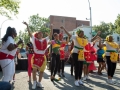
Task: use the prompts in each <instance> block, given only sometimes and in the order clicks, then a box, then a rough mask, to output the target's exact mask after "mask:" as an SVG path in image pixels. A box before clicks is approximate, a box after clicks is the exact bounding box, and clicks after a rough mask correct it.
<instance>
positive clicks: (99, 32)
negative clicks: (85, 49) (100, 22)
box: [91, 31, 101, 42]
mask: <svg viewBox="0 0 120 90" xmlns="http://www.w3.org/2000/svg"><path fill="white" fill-rule="evenodd" d="M100 34H101V31H98V32H97V34H96V35H95V36H94V37H93V38H92V39H91V42H93V41H94V40H95V39H96V38H97V37H98V36H99V35H100Z"/></svg>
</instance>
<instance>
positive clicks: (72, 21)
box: [49, 15, 89, 31]
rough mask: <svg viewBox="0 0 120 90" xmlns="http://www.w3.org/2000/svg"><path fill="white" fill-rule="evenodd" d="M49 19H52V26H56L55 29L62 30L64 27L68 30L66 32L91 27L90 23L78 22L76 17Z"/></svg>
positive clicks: (54, 17)
mask: <svg viewBox="0 0 120 90" xmlns="http://www.w3.org/2000/svg"><path fill="white" fill-rule="evenodd" d="M49 19H50V24H54V25H53V29H60V26H62V25H63V26H64V27H65V28H66V30H68V31H72V30H73V29H75V28H76V27H78V26H82V25H86V26H89V21H82V20H76V18H75V17H64V16H54V15H50V17H49ZM61 31H62V30H61Z"/></svg>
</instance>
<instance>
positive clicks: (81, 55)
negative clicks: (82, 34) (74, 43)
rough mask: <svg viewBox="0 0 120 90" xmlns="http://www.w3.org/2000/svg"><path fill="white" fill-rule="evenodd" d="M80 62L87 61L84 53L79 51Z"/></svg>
mask: <svg viewBox="0 0 120 90" xmlns="http://www.w3.org/2000/svg"><path fill="white" fill-rule="evenodd" d="M78 60H79V61H85V58H84V51H83V50H79V52H78Z"/></svg>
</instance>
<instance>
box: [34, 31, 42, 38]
mask: <svg viewBox="0 0 120 90" xmlns="http://www.w3.org/2000/svg"><path fill="white" fill-rule="evenodd" d="M39 33H42V32H41V31H39V32H35V33H34V37H36V38H37V36H38V34H39Z"/></svg>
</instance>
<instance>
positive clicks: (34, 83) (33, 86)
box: [32, 81, 36, 89]
mask: <svg viewBox="0 0 120 90" xmlns="http://www.w3.org/2000/svg"><path fill="white" fill-rule="evenodd" d="M32 89H36V81H34V82H33V85H32Z"/></svg>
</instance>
